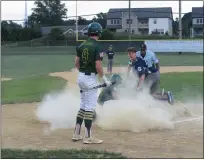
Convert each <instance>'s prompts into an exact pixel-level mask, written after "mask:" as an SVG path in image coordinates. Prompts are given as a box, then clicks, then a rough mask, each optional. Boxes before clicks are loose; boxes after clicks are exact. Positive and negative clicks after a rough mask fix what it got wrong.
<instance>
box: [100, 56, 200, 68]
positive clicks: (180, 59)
mask: <svg viewBox="0 0 204 160" xmlns="http://www.w3.org/2000/svg"><path fill="white" fill-rule="evenodd" d="M157 57H158V59H159V61H160V65H161V66H203V55H202V54H198V55H192V54H185V55H177V54H166V55H164V54H158V55H157ZM103 64H104V65H106V64H107V57H104V61H103ZM127 64H128V56H127V54H119V55H116V57H115V59H114V65H115V66H124V65H125V66H127Z"/></svg>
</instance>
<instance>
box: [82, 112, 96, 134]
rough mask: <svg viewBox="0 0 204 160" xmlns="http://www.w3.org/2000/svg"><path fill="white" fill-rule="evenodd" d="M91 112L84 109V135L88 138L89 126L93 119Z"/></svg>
mask: <svg viewBox="0 0 204 160" xmlns="http://www.w3.org/2000/svg"><path fill="white" fill-rule="evenodd" d="M93 114H94V113H93V112H92V111H85V119H84V123H85V137H86V138H89V137H91V126H92V121H93Z"/></svg>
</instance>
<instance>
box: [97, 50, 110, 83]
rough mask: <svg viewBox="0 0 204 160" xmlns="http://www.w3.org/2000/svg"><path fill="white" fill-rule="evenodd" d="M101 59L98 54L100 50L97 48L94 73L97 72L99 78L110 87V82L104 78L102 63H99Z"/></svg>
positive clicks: (100, 55)
mask: <svg viewBox="0 0 204 160" xmlns="http://www.w3.org/2000/svg"><path fill="white" fill-rule="evenodd" d="M102 58H103V57H102V54H101V52H100V49H99V48H98V47H97V49H96V57H95V67H96V71H97V73H98V75H99V77H100V78H102V79H103V80H104V82H105V83H106V84H107V85H110V84H111V82H110V81H108V79H107V78H106V76H105V75H104V72H103V67H102V61H101V59H102Z"/></svg>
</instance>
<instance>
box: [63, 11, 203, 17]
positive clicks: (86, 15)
mask: <svg viewBox="0 0 204 160" xmlns="http://www.w3.org/2000/svg"><path fill="white" fill-rule="evenodd" d="M118 12H124V11H111V12H107V14H108V13H118ZM132 12H134V11H132ZM136 12H143V13H144V12H147V13H169V14H179V13H178V12H163V11H161V12H158V11H156V12H155V11H136ZM100 13H104V12H100ZM100 13H94V14H85V15H78V16H77V17H88V16H94V15H97V14H100ZM187 13H189V12H187ZM181 14H183V15H184V14H186V13H181ZM194 15H200V16H203V14H199V13H194ZM63 18H76V16H67V17H63Z"/></svg>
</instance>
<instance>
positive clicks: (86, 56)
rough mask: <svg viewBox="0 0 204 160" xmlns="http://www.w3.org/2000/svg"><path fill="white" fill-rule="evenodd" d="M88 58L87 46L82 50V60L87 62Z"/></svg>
mask: <svg viewBox="0 0 204 160" xmlns="http://www.w3.org/2000/svg"><path fill="white" fill-rule="evenodd" d="M88 59H89V51H88V49H87V48H84V49H83V52H82V62H83V63H87V61H88Z"/></svg>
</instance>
